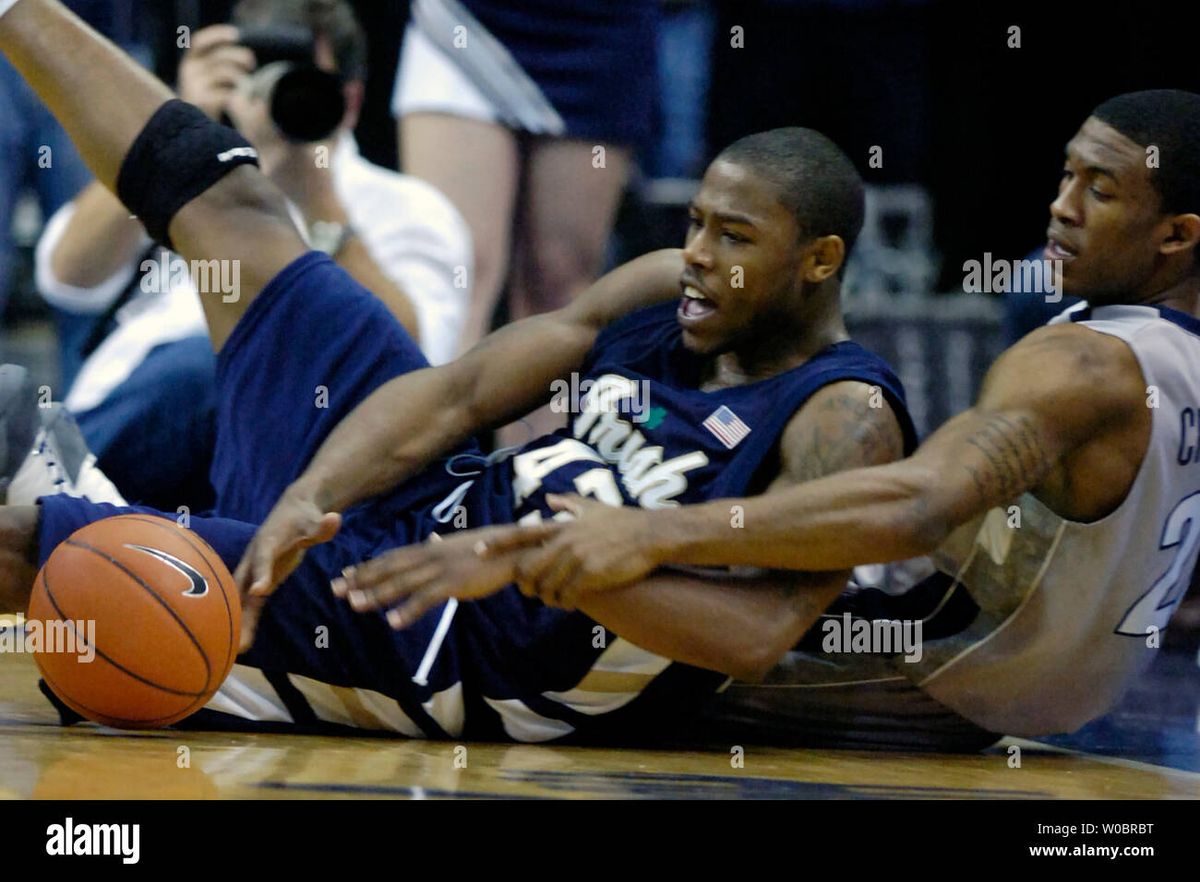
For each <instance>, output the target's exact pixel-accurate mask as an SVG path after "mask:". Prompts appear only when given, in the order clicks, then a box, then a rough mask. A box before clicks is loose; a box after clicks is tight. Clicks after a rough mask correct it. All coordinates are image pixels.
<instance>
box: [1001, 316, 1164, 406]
mask: <svg viewBox="0 0 1200 882" xmlns="http://www.w3.org/2000/svg"><path fill="white" fill-rule="evenodd" d="M1145 395H1146V387H1145V380H1144V377H1143V375H1142V370H1141V366H1140V365H1139V363H1138V360H1137V356H1136V355H1135V354H1134V352H1133V349H1132V348H1131V347H1130V346H1129V344H1128V343H1126V342H1125V341H1124V340H1123V339H1121V338H1120V337H1117V336H1114V335H1112V334H1106V333H1103V332H1102V331H1098V330H1095V329H1093V328H1089V327H1088V326H1087V325H1085V324H1078V323H1074V322H1062V323H1056V324H1053V325H1047V326H1045V327H1042V328H1038V329H1037V330H1034V331H1031V332H1030V333H1029V334H1026V335H1025V336H1024V337H1023V338H1022V339H1021V340H1020V341H1018V342H1017V343H1016V344H1014V345H1013V346H1011V347H1010V348H1009V349H1007V350H1005V352H1004V353H1002V354H1001V355H1000V357H999V358H998V359H997V360H996V362H995V363H994V364H993V365H992V367H991V369H990V370H989V371H988V373H987V376H986V377H985V379H984V383H983V388H982V389H981V391H980V395H979V403H980V404H981V405H985V406H987V405H992V406H995V407H1012V406H1014V405H1019V404H1025V405H1028V406H1030V407H1034V408H1037V407H1048V408H1056V407H1059V406H1061V405H1069V404H1070V403H1073V402H1080V403H1082V404H1085V405H1087V406H1089V407H1090V408H1091V409H1092V410H1094V411H1097V412H1104V411H1109V410H1120V409H1123V408H1127V407H1130V406H1141V405H1143V404H1144V401H1145Z"/></svg>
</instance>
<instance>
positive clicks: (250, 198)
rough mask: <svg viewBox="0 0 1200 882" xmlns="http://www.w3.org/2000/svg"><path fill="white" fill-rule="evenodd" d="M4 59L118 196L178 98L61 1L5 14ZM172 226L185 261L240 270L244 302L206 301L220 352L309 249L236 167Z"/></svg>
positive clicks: (23, 2)
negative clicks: (150, 130)
mask: <svg viewBox="0 0 1200 882" xmlns="http://www.w3.org/2000/svg"><path fill="white" fill-rule="evenodd" d="M0 51H2V52H3V53H4V54H5V55H6V56H7V57H8V59H9V61H11V62H12V64H13V66H14V67H16V69H17V70H18V71H19V72H20V73H21V75H22V76H23V77H24V78H25V80H26V81H27V82H28V83H29V84H30V86H32V87H33V89H34V91H35V92H36V93H37V94H38V97H40V98H41V99H42V101H43V102H44V103H45V104H46V106H47V107H49V108H50V110H51V112H52V113H53V114H54V115H55V116H56V117H57V118H58V119H59V121H60V122H61V123H62V124H63V127H64V128H65V129H66V130H67V133H68V134H69V135H70V136H71V140H72V141H74V143H75V146H76V147H77V148H78V149H79V153H80V155H81V156H82V157H83V159H84V161H85V162H86V163H87V165H88V167H89V168H90V169H91V170H92V172H93V173H94V174H95V175H96V178H97V179H98V180H99V181H100V182H101V183H102V184H103V185H104V186H105V187H107V188H108V189H109V190H111V191H112V192H114V193H116V192H118V190H119V187H118V180H119V178H120V175H121V172H122V171H123V169H124V168H125V166H126V160H127V158H128V156H129V153H130V150H131V148H132V147H133V146H134V144H135V142H137V141H138V139H139V136H140V135H142V134H143V132H144V130H146V128H147V125H148V123H150V121H151V119H152V117H154V116H155V114H157V113H158V112H159V111H160V110H161V109H162V108H163V106H164V105H165V104H167V103H168V102H169V101H171V100H172V99H173V98H174V94H173V93H172V92H171V90H170V89H168V88H167V87H166V86H165V85H163V84H162V83H161V82H159V81H158V80H157V79H155V78H154V77H153V76H152V75H151V74H149V73H148V72H147V71H145V70H143V69H142V68H141V67H140V66H138V65H137V64H136V63H135V62H134V61H133V60H132V59H130V58H129V57H128V56H127V55H126V54H125V53H123V52H122V51H121V50H120V49H118V48H117V47H116V46H114V45H113V44H112V43H111V42H109V41H108V40H106V39H104V38H103V37H101V36H100V35H99V34H97V33H96V32H95V31H94V30H92V29H91V28H90V27H88V26H87V25H86V24H84V22H82V21H81V20H80V19H79V18H78V17H77V16H75V15H74V14H73V13H71V12H70V11H69V10H67V9H66V8H65V7H64V6H63V5H62V4H61V3H60V2H58V0H18V2H17V3H16V5H14V6H12V8H11V9H9V10H8V11H7V12H5V13H4V14H3V15H2V16H0ZM214 125H215V124H214ZM210 131H211V130H210ZM204 159H206V160H209V161H211V160H212V159H213V158H212V157H207V156H205V157H204ZM222 162H227V160H225V159H223V160H222ZM142 171H143V174H146V173H152V172H155V171H156V170H153V169H146V170H142ZM170 174H171V169H169V168H167V169H163V170H162V171H161V175H165V176H169V175H170ZM181 177H183V175H182V174H181ZM180 185H181V186H183V182H182V181H181V182H180ZM169 222H170V228H169V233H170V239H171V242H172V244H173V245H174V247H175V250H176V251H178V252H179V253H180V254H181V255H183V256H184V257H185V258H187V259H193V260H214V259H215V260H229V261H237V262H238V266H239V271H240V278H241V290H240V291H239V292H238V293H237V296H236V297H233V298H226V297H203V298H201V299H202V302H203V305H204V311H205V316H206V318H207V319H208V324H209V329H210V333H211V335H212V338H213V344H214V347H215V348H216V349H218V350H219V349H220V348H221V347H222V346H223V345H224V343H225V341H226V340H227V339H228V337H229V334H230V333H231V332H232V330H233V327H234V326H235V325H236V324H237V322H238V320H239V319H240V318H241V316H242V315H243V313H245V311H246V309H247V308H248V307H249V305H250V303H251V302H252V300H253V299H254V297H255V296H256V295H257V293H258V292H259V291H260V290H261V289H262V288H263V287H264V286H265V285H266V284H267V282H269V281H270V280H271V279H272V278H274V277H275V276H276V275H277V274H278V273H279V271H280V270H281V269H283V268H284V267H285V266H287V265H288V264H289V263H291V262H292V261H293V260H295V259H296V258H297V257H299V256H300V255H302V254H304V253H305V251H306V250H307V249H306V248H305V246H304V243H303V241H302V240H301V239H300V236H299V233H297V231H296V229H295V227H294V226H293V225H292V223H291V221H290V220H289V218H288V215H287V209H286V204H285V201H284V198H283V195H282V194H281V193H280V192H279V191H278V190H277V189H276V188H275V187H274V186H273V185H272V184H271V183H270V182H269V181H268V180H267V179H266V178H265V177H263V176H262V175H261V174H260V173H259V172H258V171H257V170H254V169H248V168H241V167H236V168H233V170H232V171H229V172H228V174H226V175H225V176H224V177H223V178H220V179H219V180H217V181H216V182H215V183H214V184H213V185H212V186H210V187H209V188H208V189H207V190H205V191H204V192H202V193H200V194H199V195H198V196H196V197H195V198H192V199H191V200H190V201H188V202H186V203H185V204H184V205H183V206H182V207H181V208H180V209H179V210H178V211H177V212H176V213H175V214H174V215H173V217H171V218H170V219H169Z"/></svg>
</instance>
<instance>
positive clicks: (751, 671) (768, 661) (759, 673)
mask: <svg viewBox="0 0 1200 882" xmlns="http://www.w3.org/2000/svg"><path fill="white" fill-rule="evenodd" d="M785 652H787V649H784V650H782V651H779V652H776V651H774V650H772V651H770V652H766V651H763V650H762V649H757V650H748V651H746V652H744V653H741V654H740V655H739V657H738V658H737V659H736V660H735V662H734V663H733V664H731V665H729V667H728V669H727V670H725V671H724V672H723V673H726V674H728V675H729V676H731V677H733V679H735V680H737V681H738V682H739V683H761V682H763V681H764V680H765V679H767V674H769V673H771V670H772V669H773V668H774V667H775V665H776V664H778V663H779V660H780V659H782V658H783V655H784V653H785Z"/></svg>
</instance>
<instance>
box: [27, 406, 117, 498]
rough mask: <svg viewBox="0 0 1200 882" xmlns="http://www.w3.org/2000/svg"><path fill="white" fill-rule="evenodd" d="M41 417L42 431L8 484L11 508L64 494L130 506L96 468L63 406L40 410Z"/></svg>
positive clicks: (73, 418) (94, 460)
mask: <svg viewBox="0 0 1200 882" xmlns="http://www.w3.org/2000/svg"><path fill="white" fill-rule="evenodd" d="M38 413H39V415H40V417H41V428H40V429H39V430H38V432H37V436H36V437H35V439H34V442H33V445H32V450H30V451H29V455H28V456H26V457H25V461H24V462H23V463H22V464H21V466H20V468H18V469H17V472H16V474H15V475H14V476H13V478H12V481H11V482H10V483H9V486H8V499H7V502H8V504H9V505H33V504H34V503H35V502H37V500H38V499H39V498H40V497H42V496H53V495H55V494H58V493H65V494H67V495H68V496H79V497H86V498H87V499H90V500H91V501H92V502H110V503H112V504H113V505H127V504H128V503H126V501H125V497H123V496H122V495H121V492H120V491H119V490H117V488H116V486H115V485H114V484H113V483H112V481H110V480H109V479H108V478H107V477H106V476H105V474H104V472H102V471H101V470H100V468H99V467H98V466H97V465H96V456H95V454H94V453H92V452H91V451H90V450H89V449H88V446H87V441H86V440H85V439H84V437H83V432H81V431H80V430H79V425H78V423H76V422H75V417H73V416H72V415H71V414H70V412H69V411H68V410H67V409H66V408H65V407H63V406H62V405H61V404H51V405H50V406H49V407H47V408H39V409H38Z"/></svg>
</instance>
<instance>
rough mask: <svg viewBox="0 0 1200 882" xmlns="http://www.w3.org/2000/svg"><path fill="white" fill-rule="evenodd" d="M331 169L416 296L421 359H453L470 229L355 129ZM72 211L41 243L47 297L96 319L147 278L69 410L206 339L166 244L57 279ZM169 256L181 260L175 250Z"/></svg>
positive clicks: (380, 259) (359, 223) (40, 272)
mask: <svg viewBox="0 0 1200 882" xmlns="http://www.w3.org/2000/svg"><path fill="white" fill-rule="evenodd" d="M333 173H334V187H335V188H336V190H337V194H338V197H339V198H340V199H341V200H342V203H343V204H344V205H345V206H346V213H347V215H349V217H350V223H351V224H352V225H353V226H354V228H355V230H357V231H358V234H359V235H360V236H361V237H362V240H363V243H364V244H365V245H366V247H367V250H368V251H369V252H370V253H371V256H372V257H373V258H374V259H375V261H376V262H377V263H378V264H379V266H380V268H381V269H382V270H383V272H384V273H385V274H386V275H387V276H388V277H389V278H390V279H392V281H394V282H395V283H396V284H397V285H399V286H400V288H401V289H402V290H403V291H404V292H405V293H406V294H407V295H408V296H409V299H410V300H411V301H412V304H413V308H414V310H415V311H416V314H417V322H418V325H419V328H420V333H421V344H422V346H421V349H422V351H423V352H424V353H425V356H426V357H427V358H428V359H429V361H430V363H432V364H444V363H445V362H448V361H450V360H452V359H453V358H454V356H455V354H456V353H457V351H458V344H459V338H460V336H461V334H462V328H463V324H464V322H465V321H466V316H467V310H468V306H469V302H470V294H471V292H470V288H469V284H470V282H469V280H470V279H471V278H473V276H474V251H473V247H472V242H471V234H470V230H469V229H468V227H467V225H466V222H465V221H464V220H463V218H462V215H460V214H459V212H458V210H457V209H456V208H455V207H454V205H453V204H452V203H451V202H450V200H449V199H447V198H446V197H445V196H444V195H442V193H441V192H440V191H439V190H437V189H436V188H434V187H433V186H432V185H430V184H428V183H426V182H425V181H422V180H420V179H418V178H414V177H411V176H409V175H402V174H399V173H397V172H394V171H391V170H390V169H386V168H383V167H381V166H377V165H374V164H373V163H370V162H368V161H367V160H366V159H364V158H363V157H362V155H361V154H360V153H359V151H358V145H357V143H356V142H355V140H354V138H353V136H351V135H349V134H346V135H343V136H342V137H341V138H340V139H339V141H338V144H337V147H336V148H335V151H334V155H333ZM74 213H75V203H74V202H70V203H67V204H66V205H64V206H63V207H62V208H61V209H59V211H58V212H57V213H56V214H55V215H54V216H53V217H52V218H51V219H50V221H49V222H48V223H47V224H46V230H45V232H44V233H43V234H42V238H41V241H39V242H38V246H37V251H36V255H35V279H36V282H37V287H38V290H39V291H40V292H41V294H42V296H43V297H44V298H45V299H46V301H47V302H49V303H50V304H52V305H53V306H56V307H58V308H59V309H63V310H65V311H67V312H73V313H77V314H82V315H99V314H101V313H103V312H104V311H105V310H107V309H108V308H109V307H110V306H111V305H112V304H113V302H114V301H115V300H116V299H117V297H118V296H120V294H121V292H122V291H123V290H125V288H126V287H127V286H128V285H129V284H130V282H132V281H133V279H134V276H135V274H142V275H143V279H142V282H141V284H140V289H141V290H139V291H138V292H137V293H136V294H135V295H134V297H133V298H132V299H131V300H130V301H129V302H128V303H127V304H125V306H124V307H122V308H121V309H120V310H119V311H118V313H117V315H116V321H117V328H116V329H115V330H114V331H113V332H112V333H111V334H109V336H108V337H107V338H105V340H104V342H103V343H101V344H100V346H99V347H97V349H96V350H95V352H93V353H92V354H91V355H90V356H89V357H88V358H87V360H86V361H85V362H84V364H83V366H82V367H81V368H80V371H79V375H78V376H77V377H76V379H75V382H74V384H73V385H72V387H71V389H70V390H69V392H68V394H67V397H66V399H65V401H64V404H65V405H66V407H67V409H68V410H71V411H74V412H76V413H82V412H84V411H87V410H91V409H92V408H94V407H96V406H98V405H99V404H100V403H101V402H103V401H104V399H105V398H107V397H108V396H109V395H110V394H111V393H112V391H113V390H114V389H115V388H116V387H117V386H119V385H120V384H121V383H123V382H124V381H125V380H126V379H128V377H129V375H130V374H131V373H133V370H134V369H135V368H136V367H137V366H138V365H139V364H141V362H142V360H143V359H144V358H145V357H146V356H147V355H148V354H149V353H150V351H151V350H152V349H154V348H155V347H157V346H160V345H162V344H164V343H170V342H174V341H177V340H181V339H184V338H186V337H192V336H207V334H208V327H207V325H206V323H205V320H204V312H203V310H202V308H201V306H200V298H199V296H198V295H197V293H196V290H195V287H194V286H193V285H192V284H191V282H190V281H188V280H186V279H181V277H183V276H184V275H185V274H184V273H174V272H160V271H159V267H158V264H159V262H161V261H163V260H164V256H163V254H162V251H161V249H160V250H159V251H156V252H155V254H154V255H153V259H154V261H155V265H154V266H153V267H151V266H148V265H147V266H140V265H137V264H134V263H131V264H130V265H129V266H128V267H126V268H124V269H122V270H121V271H119V272H117V273H116V274H114V275H113V276H112V277H111V278H109V279H106V280H105V281H104V282H101V283H100V284H99V285H96V286H94V287H92V288H76V287H74V286H72V285H67V284H65V283H63V282H62V281H60V280H59V279H57V278H56V277H55V276H54V273H53V270H52V269H51V262H50V258H51V255H53V253H54V250H55V249H56V248H57V247H58V245H59V243H60V242H61V241H62V237H63V233H64V232H65V231H66V228H67V224H68V223H70V220H71V217H72V216H73V215H74ZM151 244H152V243H151V240H150V239H149V238H148V237H147V238H145V239H144V241H143V243H142V245H141V246H140V249H139V252H138V253H139V259H140V257H141V255H142V254H143V253H144V252H145V250H146V249H148V248H150V246H151ZM165 259H168V260H173V261H178V260H179V258H178V257H177V256H176V255H173V254H172V255H170V256H169V257H168V258H165ZM168 266H170V265H168ZM160 277H174V279H173V280H172V283H171V284H169V285H168V286H167V288H168V290H167V291H166V292H163V291H161V290H160V287H161V286H160V285H159V283H158V282H159V278H160ZM176 279H181V280H178V281H177V280H176ZM460 286H461V287H460Z"/></svg>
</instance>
